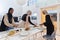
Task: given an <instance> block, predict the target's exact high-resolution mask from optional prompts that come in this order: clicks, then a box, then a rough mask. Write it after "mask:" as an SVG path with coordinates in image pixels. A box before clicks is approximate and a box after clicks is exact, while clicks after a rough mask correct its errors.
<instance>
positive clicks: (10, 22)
mask: <svg viewBox="0 0 60 40" xmlns="http://www.w3.org/2000/svg"><path fill="white" fill-rule="evenodd" d="M13 11H14V10H13V8H9V10H8V13H7V14H6V15H4V16H3V19H2V22H1V27H0V31H6V30H9V29H11V28H13V27H16V26H17V25H16V24H15V23H14V18H13V16H12V14H13Z"/></svg>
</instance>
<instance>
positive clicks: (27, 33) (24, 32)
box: [20, 31, 29, 36]
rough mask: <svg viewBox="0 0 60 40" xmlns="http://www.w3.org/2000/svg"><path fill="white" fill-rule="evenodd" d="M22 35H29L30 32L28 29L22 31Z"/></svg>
mask: <svg viewBox="0 0 60 40" xmlns="http://www.w3.org/2000/svg"><path fill="white" fill-rule="evenodd" d="M20 35H21V36H27V35H29V32H28V31H23V32H21V33H20Z"/></svg>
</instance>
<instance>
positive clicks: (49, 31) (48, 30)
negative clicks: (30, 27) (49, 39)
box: [40, 10, 54, 35]
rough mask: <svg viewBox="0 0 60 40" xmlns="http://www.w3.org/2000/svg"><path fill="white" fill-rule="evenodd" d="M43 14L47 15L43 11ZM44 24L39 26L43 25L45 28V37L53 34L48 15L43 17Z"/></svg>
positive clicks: (52, 26)
mask: <svg viewBox="0 0 60 40" xmlns="http://www.w3.org/2000/svg"><path fill="white" fill-rule="evenodd" d="M43 14H47V11H46V10H45V11H43ZM45 20H46V22H44V23H43V24H40V25H45V26H46V28H47V35H52V33H53V32H54V25H53V23H52V21H51V18H50V15H48V14H47V15H46V17H45Z"/></svg>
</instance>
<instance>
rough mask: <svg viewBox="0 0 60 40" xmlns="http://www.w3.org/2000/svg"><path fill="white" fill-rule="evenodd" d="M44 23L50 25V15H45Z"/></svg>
mask: <svg viewBox="0 0 60 40" xmlns="http://www.w3.org/2000/svg"><path fill="white" fill-rule="evenodd" d="M46 23H48V24H50V23H51V24H52V21H51V18H50V15H46Z"/></svg>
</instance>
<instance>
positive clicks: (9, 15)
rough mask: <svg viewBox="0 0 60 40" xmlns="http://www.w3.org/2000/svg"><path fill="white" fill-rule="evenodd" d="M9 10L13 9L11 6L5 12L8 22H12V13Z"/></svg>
mask: <svg viewBox="0 0 60 40" xmlns="http://www.w3.org/2000/svg"><path fill="white" fill-rule="evenodd" d="M11 10H13V8H10V9H9V10H8V13H7V15H8V21H9V23H12V17H13V16H12V14H11V13H10V11H11Z"/></svg>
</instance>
